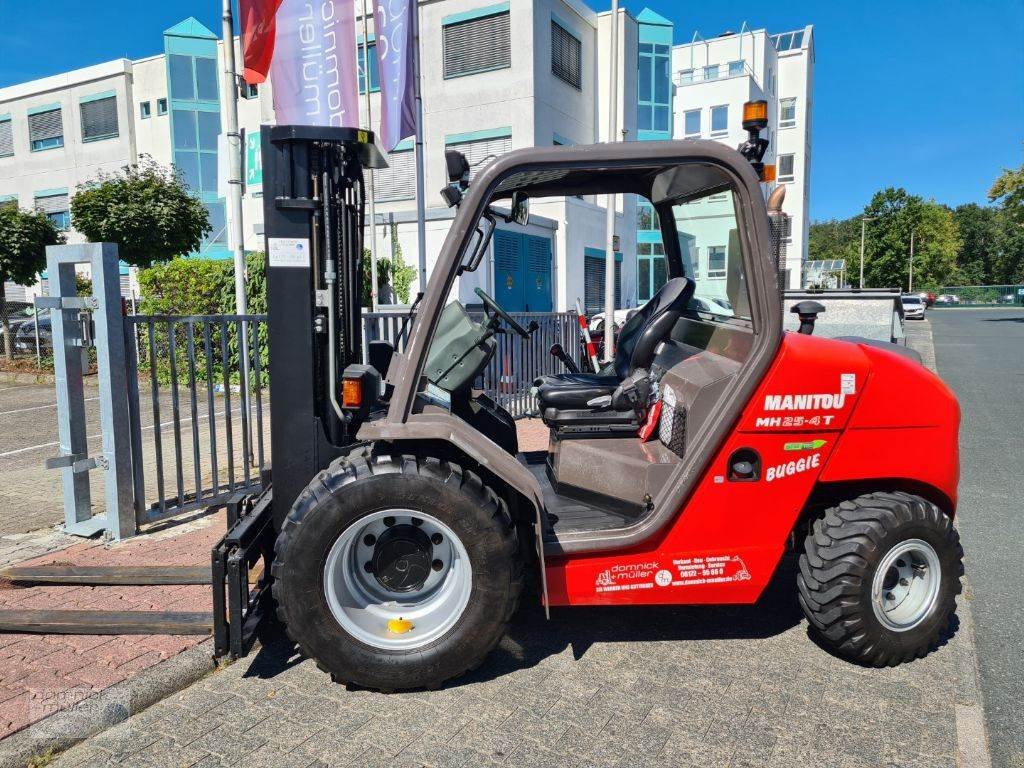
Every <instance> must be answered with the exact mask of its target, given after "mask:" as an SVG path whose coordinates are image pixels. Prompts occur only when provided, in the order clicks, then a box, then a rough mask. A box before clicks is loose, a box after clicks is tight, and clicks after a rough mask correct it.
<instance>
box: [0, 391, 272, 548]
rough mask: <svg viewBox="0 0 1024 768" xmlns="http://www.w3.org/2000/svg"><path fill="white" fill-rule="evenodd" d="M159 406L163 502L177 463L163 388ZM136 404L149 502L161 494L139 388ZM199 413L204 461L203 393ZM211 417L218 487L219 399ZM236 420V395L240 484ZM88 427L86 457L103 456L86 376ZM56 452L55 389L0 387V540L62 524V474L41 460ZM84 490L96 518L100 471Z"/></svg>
mask: <svg viewBox="0 0 1024 768" xmlns="http://www.w3.org/2000/svg"><path fill="white" fill-rule="evenodd" d="M179 394H180V401H179V407H180V438H181V449H182V456H183V460H182V467H183V490H184V491H185V492H186V493H187V492H190V491H192V490H194V486H195V483H194V480H193V468H194V465H193V464H192V460H191V457H192V427H193V421H192V419H191V407H190V406H191V404H190V400H189V397H188V395H187V388H186V387H181V388H180V390H179ZM159 403H160V406H159V408H160V410H159V417H160V424H159V426H160V429H159V432H160V436H161V439H162V450H163V456H164V462H165V463H164V469H165V472H166V477H165V483H166V485H165V497H166V498H170V497H171V496H173V495H175V494H176V489H175V486H174V482H175V477H174V469H173V468H174V467H175V466H177V464H176V463H175V462H174V432H173V424H174V422H173V407H172V400H171V395H170V392H169V390H168V389H167V388H161V390H160V397H159ZM140 405H141V410H140V418H141V427H142V429H141V432H142V446H143V451H144V456H145V461H144V464H145V466H146V469H145V478H146V483H147V501H148V502H153V501H154V500H155V499H156V498H157V497H158V494H157V493H156V488H155V487H154V484H155V470H154V450H155V439H156V431H157V430H156V427H155V420H154V412H153V405H152V399H151V395H150V392H149V390H148V389H144V390H143V392H142V393H141V403H140ZM267 405H268V404H267V401H266V400H265V399H264V401H263V407H264V414H266V413H267ZM196 412H197V419H196V422H195V426H196V428H197V431H198V436H199V442H200V450H201V452H202V455H203V456H208V455H209V434H210V420H209V414H208V403H207V401H206V397H205V394H201V396H200V397H199V398H198V401H197V404H196ZM213 412H214V418H215V420H216V427H215V430H216V431H217V433H218V436H217V439H218V441H219V442H218V455H219V456H221V462H220V468H219V475H218V476H219V478H220V479H221V481H222V482H227V474H226V471H227V466H226V462H225V461H224V458H225V443H226V439H225V431H224V430H225V419H226V415H225V402H224V400H223V399H222V398H221V397H219V396H218V397H216V398H215V401H214V411H213ZM240 418H241V415H240V409H239V407H238V400H237V395H236V396H233V397H232V400H231V421H232V425H233V430H234V431H233V435H234V446H233V447H234V451H233V453H234V457H235V467H236V470H237V473H236V477H237V478H238V479H241V473H242V470H241V466H242V463H241V461H242V459H241V457H242V444H241V438H240V435H241V422H240ZM85 423H86V435H87V437H88V446H89V453H90V455H96V454H99V453H101V452H102V434H101V429H100V415H99V392H98V390H97V388H96V386H95V382H94V380H93V379H91V378H90V379H89V380H88V381H87V382H86V386H85ZM266 426H267V420H264V428H266ZM59 452H60V451H59V443H58V438H57V406H56V395H55V389H54V386H53V385H52V384H9V383H0V536H2V535H7V534H17V533H26V532H28V531H35V530H38V529H41V528H46V527H50V526H53V525H56V524H57V523H60V522H63V520H64V509H63V500H62V497H61V485H60V473H59V472H57V471H54V470H47V469H44V467H43V462H44V460H45V459H47V458H48V457H50V456H56V455H58V453H59ZM201 466H202V467H203V471H204V472H206V471H207V470H208V468H207V467H206V464H202V465H201ZM89 485H90V490H91V500H92V507H93V513H94V514H95V513H98V512H100V511H102V510H103V509H104V508H105V507H104V496H103V474H102V473H101V472H99V471H96V470H94V471H92V472H90V473H89Z"/></svg>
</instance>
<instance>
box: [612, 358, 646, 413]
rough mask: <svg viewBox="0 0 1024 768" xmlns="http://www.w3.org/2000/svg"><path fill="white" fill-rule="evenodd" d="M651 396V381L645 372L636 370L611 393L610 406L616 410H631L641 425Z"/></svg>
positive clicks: (641, 369)
mask: <svg viewBox="0 0 1024 768" xmlns="http://www.w3.org/2000/svg"><path fill="white" fill-rule="evenodd" d="M650 395H651V379H650V377H649V376H648V375H647V371H645V370H644V369H643V368H638V369H637V370H635V371H634V372H633V373H631V374H630V375H629V376H627V377H626V378H625V379H623V380H622V383H621V384H619V386H618V387H616V389H615V392H614V393H612V405H613V406H615V408H616V410H620V411H621V410H625V409H626V408H631V409H632V410H633V412H634V413H636V418H637V420H638V421H639V422H641V423H643V421H644V417H645V416H646V414H647V401H648V400H649V399H650Z"/></svg>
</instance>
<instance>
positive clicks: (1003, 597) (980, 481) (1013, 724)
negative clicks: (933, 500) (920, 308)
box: [928, 309, 1024, 768]
mask: <svg viewBox="0 0 1024 768" xmlns="http://www.w3.org/2000/svg"><path fill="white" fill-rule="evenodd" d="M928 316H929V319H930V320H931V324H932V333H933V337H934V342H935V357H936V362H937V365H938V370H939V374H940V375H941V376H942V378H943V379H944V380H945V381H946V382H947V383H948V384H949V385H950V386H952V387H953V389H954V390H956V393H957V395H958V396H959V398H960V407H961V411H962V422H961V426H960V461H961V474H960V505H959V511H958V515H959V517H960V521H961V522H960V526H959V528H960V532H961V535H962V537H963V542H964V549H965V553H966V569H967V578H968V580H969V587H970V596H971V599H972V602H971V605H972V607H973V611H974V620H975V626H976V632H977V645H978V658H979V664H980V667H981V686H982V691H983V696H984V704H985V716H986V719H987V721H988V733H989V740H990V749H991V752H992V762H993V765H995V766H1012V767H1013V768H1020V766H1024V713H1022V707H1024V608H1022V605H1024V600H1022V595H1024V507H1022V503H1021V502H1022V500H1024V474H1022V467H1021V458H1022V454H1024V451H1022V449H1024V309H1017V310H1013V309H991V310H974V309H943V310H937V311H932V312H929V313H928Z"/></svg>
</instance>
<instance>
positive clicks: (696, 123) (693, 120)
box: [683, 109, 700, 139]
mask: <svg viewBox="0 0 1024 768" xmlns="http://www.w3.org/2000/svg"><path fill="white" fill-rule="evenodd" d="M699 136H700V110H699V109H688V110H686V111H685V112H684V113H683V138H687V139H692V138H696V137H699Z"/></svg>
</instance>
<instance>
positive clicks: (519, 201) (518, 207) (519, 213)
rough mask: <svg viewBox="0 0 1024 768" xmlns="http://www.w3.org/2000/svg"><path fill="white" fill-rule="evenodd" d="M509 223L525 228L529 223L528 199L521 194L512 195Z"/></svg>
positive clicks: (514, 193)
mask: <svg viewBox="0 0 1024 768" xmlns="http://www.w3.org/2000/svg"><path fill="white" fill-rule="evenodd" d="M509 221H511V222H513V223H515V224H519V225H520V226H523V227H525V226H526V225H527V224H529V223H530V198H528V197H527V196H526V195H524V194H523V193H522V192H513V193H512V213H511V215H509Z"/></svg>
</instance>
